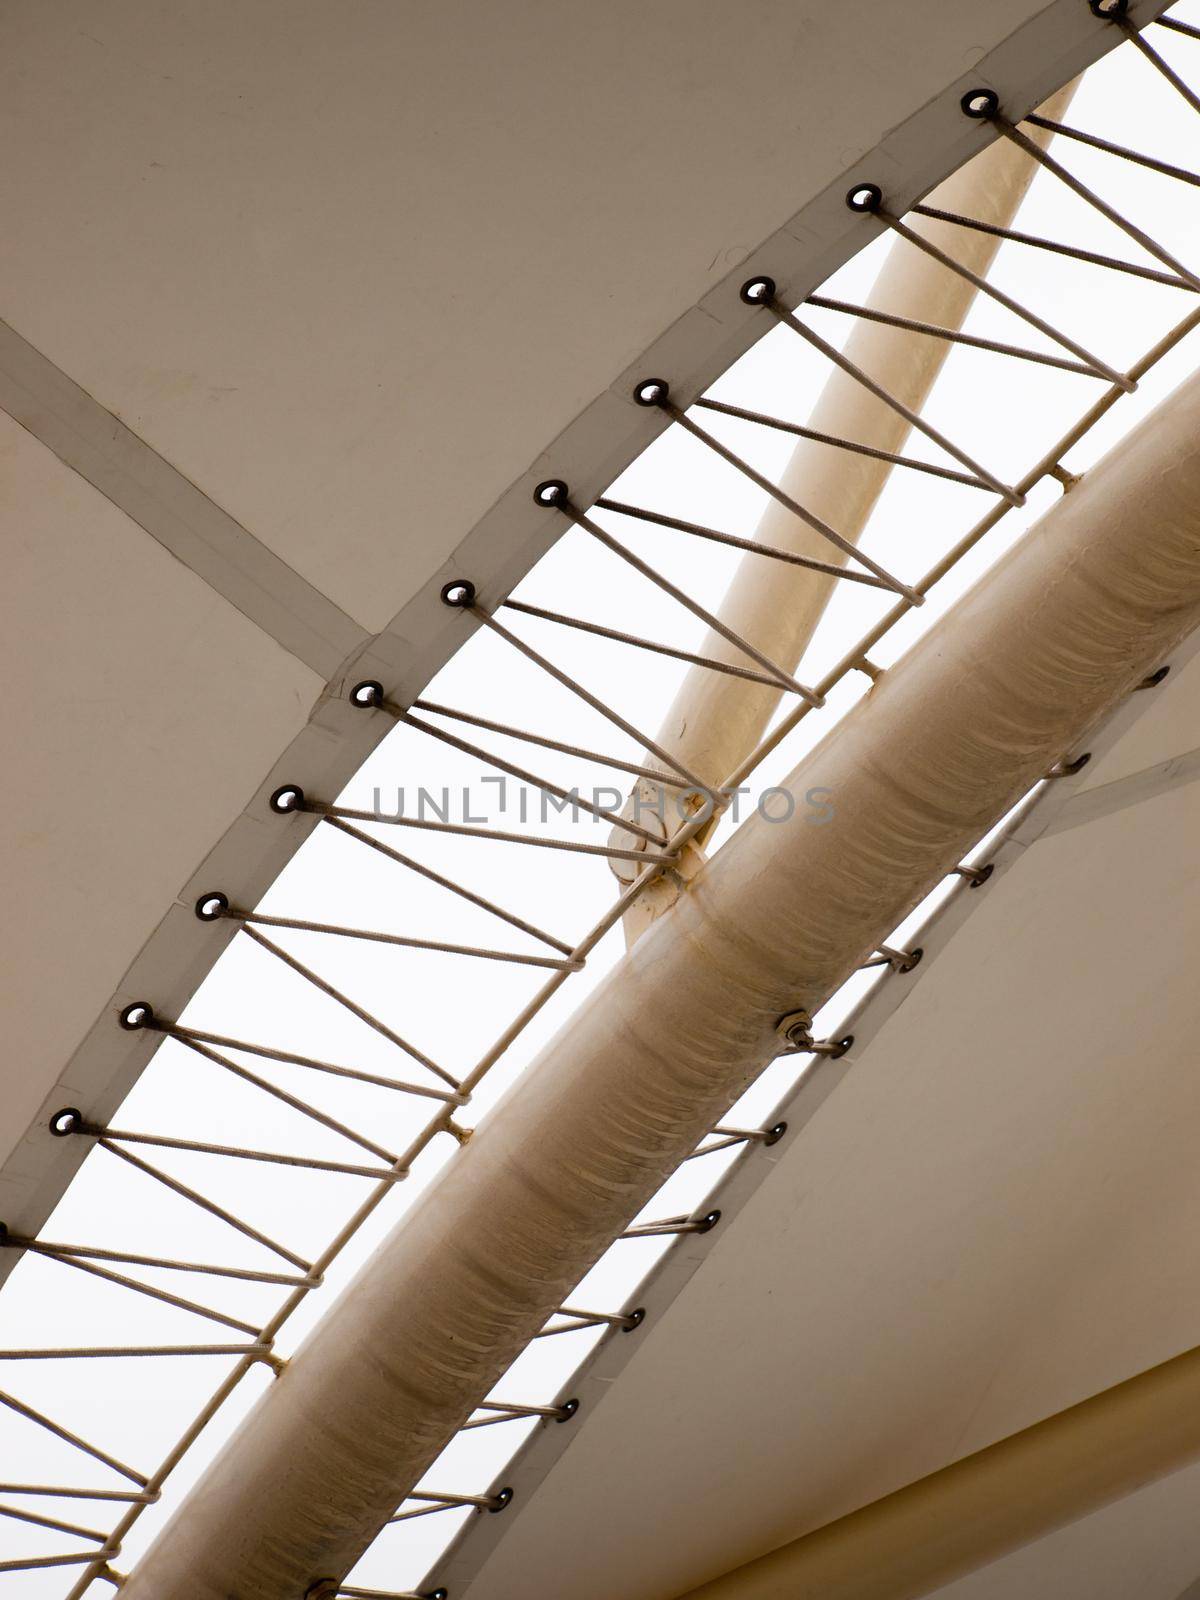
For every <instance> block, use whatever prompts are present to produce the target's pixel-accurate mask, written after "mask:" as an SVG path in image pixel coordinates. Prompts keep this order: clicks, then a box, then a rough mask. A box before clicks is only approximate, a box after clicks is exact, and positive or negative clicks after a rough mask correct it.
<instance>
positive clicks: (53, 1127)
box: [50, 1106, 83, 1139]
mask: <svg viewBox="0 0 1200 1600" xmlns="http://www.w3.org/2000/svg"><path fill="white" fill-rule="evenodd" d="M82 1127H83V1112H82V1111H80V1109H79V1107H78V1106H64V1107H63V1108H62V1110H61V1111H56V1112H55V1113H54V1115H53V1116H52V1117H51V1118H50V1132H51V1133H52V1134H53V1135H54V1137H55V1138H56V1139H66V1138H68V1137H69V1136H70V1135H71V1134H73V1133H78V1132H79V1131H80V1129H81V1128H82Z"/></svg>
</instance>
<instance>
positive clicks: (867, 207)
mask: <svg viewBox="0 0 1200 1600" xmlns="http://www.w3.org/2000/svg"><path fill="white" fill-rule="evenodd" d="M846 204H847V205H848V206H849V207H850V209H851V211H862V212H866V213H868V214H869V213H871V212H874V211H878V210H879V208H880V206H881V205H882V204H883V190H882V189H881V188H880V187H879V185H878V184H877V183H856V184H855V185H854V187H853V188H852V189H848V190H847V191H846Z"/></svg>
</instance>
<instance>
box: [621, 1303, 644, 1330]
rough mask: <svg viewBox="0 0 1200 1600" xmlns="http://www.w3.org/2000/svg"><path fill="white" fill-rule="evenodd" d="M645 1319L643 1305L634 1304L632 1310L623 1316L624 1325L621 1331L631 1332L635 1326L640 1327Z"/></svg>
mask: <svg viewBox="0 0 1200 1600" xmlns="http://www.w3.org/2000/svg"><path fill="white" fill-rule="evenodd" d="M645 1320H646V1308H645V1306H634V1308H633V1310H632V1311H631V1312H629V1314H628V1315H627V1316H626V1318H625V1326H624V1328H623V1330H622V1331H623V1332H624V1333H633V1331H634V1330H635V1329H636V1328H640V1327H641V1325H642V1323H643V1322H645Z"/></svg>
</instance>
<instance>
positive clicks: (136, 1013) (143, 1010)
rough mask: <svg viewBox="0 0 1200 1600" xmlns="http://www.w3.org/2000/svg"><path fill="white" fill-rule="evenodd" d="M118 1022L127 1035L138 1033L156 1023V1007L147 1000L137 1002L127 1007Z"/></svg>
mask: <svg viewBox="0 0 1200 1600" xmlns="http://www.w3.org/2000/svg"><path fill="white" fill-rule="evenodd" d="M117 1020H118V1022H119V1023H120V1024H121V1026H122V1027H123V1028H124V1029H125V1030H126V1032H127V1033H137V1032H138V1031H139V1030H140V1029H142V1028H148V1027H149V1026H150V1024H151V1023H152V1022H153V1021H154V1007H153V1006H152V1005H150V1004H149V1003H148V1002H147V1001H145V1000H135V1001H134V1002H133V1004H132V1005H128V1006H126V1007H125V1009H124V1011H122V1013H121V1015H120V1016H119V1017H118V1018H117Z"/></svg>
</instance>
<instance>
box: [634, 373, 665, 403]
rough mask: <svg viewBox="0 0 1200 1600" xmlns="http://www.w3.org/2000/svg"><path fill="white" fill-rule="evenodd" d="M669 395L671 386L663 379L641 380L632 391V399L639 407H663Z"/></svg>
mask: <svg viewBox="0 0 1200 1600" xmlns="http://www.w3.org/2000/svg"><path fill="white" fill-rule="evenodd" d="M670 395H671V385H670V384H669V383H668V382H667V380H666V379H665V378H643V379H642V381H641V383H639V384H636V385H635V386H634V391H633V398H634V399H635V400H636V401H637V403H638V405H640V406H665V405H666V403H667V401H668V399H669V398H670Z"/></svg>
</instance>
